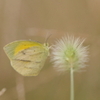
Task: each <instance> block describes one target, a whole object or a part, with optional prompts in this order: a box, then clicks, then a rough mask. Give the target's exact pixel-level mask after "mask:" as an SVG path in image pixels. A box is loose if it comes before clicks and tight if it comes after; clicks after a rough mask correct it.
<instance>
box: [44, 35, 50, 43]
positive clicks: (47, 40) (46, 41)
mask: <svg viewBox="0 0 100 100" xmlns="http://www.w3.org/2000/svg"><path fill="white" fill-rule="evenodd" d="M51 35H52V34H49V36H48V37H47V38H46V40H45V43H47V41H48V40H49V38H50V37H51Z"/></svg>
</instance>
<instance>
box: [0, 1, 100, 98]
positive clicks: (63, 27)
mask: <svg viewBox="0 0 100 100" xmlns="http://www.w3.org/2000/svg"><path fill="white" fill-rule="evenodd" d="M48 34H52V36H51V37H50V39H49V40H48V42H49V43H50V45H51V44H53V43H54V41H55V40H56V39H57V38H58V39H59V38H61V37H62V36H64V35H65V34H69V35H74V36H75V37H81V38H86V41H85V43H84V45H85V46H87V45H89V52H90V53H89V59H90V60H89V62H88V64H87V65H88V66H87V67H86V68H84V69H83V71H80V72H76V73H75V100H100V76H99V75H100V1H99V0H0V100H70V88H69V87H70V78H69V77H70V76H69V72H66V73H65V74H60V73H58V72H57V71H56V70H54V68H53V65H52V63H51V62H50V60H49V59H50V58H48V59H47V61H46V63H45V66H44V68H43V69H42V71H41V72H40V74H39V75H38V76H35V77H34V76H33V77H23V76H21V75H19V74H18V73H17V72H16V71H15V70H14V69H13V68H12V67H11V65H10V62H9V59H8V58H7V56H6V54H5V53H4V51H3V47H4V46H5V45H6V44H8V43H9V42H12V41H15V40H29V39H31V40H36V41H39V42H41V43H43V42H44V41H45V39H46V37H47V35H48ZM84 70H85V71H84Z"/></svg>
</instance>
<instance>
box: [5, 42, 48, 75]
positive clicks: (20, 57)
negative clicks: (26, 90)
mask: <svg viewBox="0 0 100 100" xmlns="http://www.w3.org/2000/svg"><path fill="white" fill-rule="evenodd" d="M35 44H36V45H35V46H32V47H29V48H26V49H23V50H20V51H19V52H18V53H16V52H15V51H12V50H9V49H11V48H10V47H11V46H10V47H8V48H9V49H7V48H6V49H7V50H6V51H7V54H8V57H9V56H10V57H9V58H10V61H11V65H12V67H13V68H14V69H15V70H16V71H17V72H19V73H20V74H22V75H24V76H36V75H38V73H39V72H40V70H41V69H42V67H43V65H44V63H45V60H46V58H47V56H48V50H46V49H45V47H44V46H43V45H40V44H39V45H38V44H37V43H35ZM14 46H15V45H14ZM14 46H12V47H14ZM22 46H23V45H22ZM16 47H17V46H15V48H16ZM12 52H13V53H15V55H14V54H13V53H12Z"/></svg>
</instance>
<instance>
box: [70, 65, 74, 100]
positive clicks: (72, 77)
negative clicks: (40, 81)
mask: <svg viewBox="0 0 100 100" xmlns="http://www.w3.org/2000/svg"><path fill="white" fill-rule="evenodd" d="M70 100H74V71H73V67H71V69H70Z"/></svg>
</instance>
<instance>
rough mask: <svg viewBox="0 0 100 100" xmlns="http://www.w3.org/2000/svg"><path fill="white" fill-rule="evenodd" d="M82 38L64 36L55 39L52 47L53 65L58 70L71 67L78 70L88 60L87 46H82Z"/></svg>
mask: <svg viewBox="0 0 100 100" xmlns="http://www.w3.org/2000/svg"><path fill="white" fill-rule="evenodd" d="M83 42H84V39H83V40H81V39H80V38H74V36H65V37H62V39H60V40H57V41H56V43H55V45H53V47H52V55H53V56H52V58H51V59H52V60H51V61H53V63H54V67H56V68H57V70H59V71H66V70H68V69H70V68H71V67H73V69H74V70H78V69H80V68H82V67H85V66H86V65H85V63H86V62H87V61H88V47H87V46H86V47H85V46H83Z"/></svg>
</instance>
